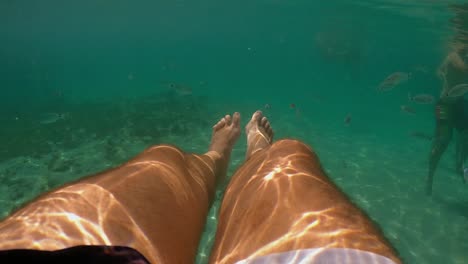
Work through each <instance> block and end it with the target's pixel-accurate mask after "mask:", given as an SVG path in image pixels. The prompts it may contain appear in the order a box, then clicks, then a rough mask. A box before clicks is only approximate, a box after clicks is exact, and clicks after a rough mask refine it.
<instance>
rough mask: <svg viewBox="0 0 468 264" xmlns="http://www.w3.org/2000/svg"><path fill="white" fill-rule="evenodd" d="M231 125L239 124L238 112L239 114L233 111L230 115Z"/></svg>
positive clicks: (236, 125) (237, 125)
mask: <svg viewBox="0 0 468 264" xmlns="http://www.w3.org/2000/svg"><path fill="white" fill-rule="evenodd" d="M232 125H233V126H235V127H239V126H240V114H239V112H235V113H234V114H233V115H232Z"/></svg>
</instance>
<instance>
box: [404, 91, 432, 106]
mask: <svg viewBox="0 0 468 264" xmlns="http://www.w3.org/2000/svg"><path fill="white" fill-rule="evenodd" d="M408 100H409V101H412V102H415V103H418V104H432V103H434V96H432V95H430V94H417V95H415V96H412V95H411V93H408Z"/></svg>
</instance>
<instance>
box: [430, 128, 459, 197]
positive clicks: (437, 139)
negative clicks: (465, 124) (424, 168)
mask: <svg viewBox="0 0 468 264" xmlns="http://www.w3.org/2000/svg"><path fill="white" fill-rule="evenodd" d="M452 134H453V125H452V123H451V122H450V121H449V120H440V119H438V120H436V128H435V135H434V139H433V141H432V147H431V153H430V154H429V173H428V175H427V178H426V194H427V195H432V184H433V181H434V174H435V171H436V169H437V165H438V164H439V161H440V158H441V157H442V154H444V152H445V150H446V149H447V146H448V145H449V143H450V140H451V139H452Z"/></svg>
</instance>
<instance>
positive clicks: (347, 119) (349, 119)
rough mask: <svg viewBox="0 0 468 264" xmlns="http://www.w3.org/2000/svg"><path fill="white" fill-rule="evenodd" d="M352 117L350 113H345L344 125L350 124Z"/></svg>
mask: <svg viewBox="0 0 468 264" xmlns="http://www.w3.org/2000/svg"><path fill="white" fill-rule="evenodd" d="M352 119H353V117H352V116H351V114H348V115H346V117H345V118H344V123H345V125H349V124H351V120H352Z"/></svg>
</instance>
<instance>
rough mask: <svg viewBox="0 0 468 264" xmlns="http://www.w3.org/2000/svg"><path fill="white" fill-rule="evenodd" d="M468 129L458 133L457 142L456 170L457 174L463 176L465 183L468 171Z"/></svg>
mask: <svg viewBox="0 0 468 264" xmlns="http://www.w3.org/2000/svg"><path fill="white" fill-rule="evenodd" d="M467 158H468V129H465V130H462V131H459V132H458V136H457V142H456V165H455V166H456V168H457V172H458V173H459V174H460V175H461V176H462V178H463V182H464V183H466V180H467V179H466V178H465V174H466V173H467V172H466V170H467V169H468V163H467Z"/></svg>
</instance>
